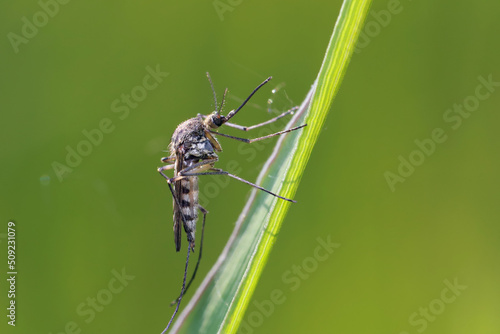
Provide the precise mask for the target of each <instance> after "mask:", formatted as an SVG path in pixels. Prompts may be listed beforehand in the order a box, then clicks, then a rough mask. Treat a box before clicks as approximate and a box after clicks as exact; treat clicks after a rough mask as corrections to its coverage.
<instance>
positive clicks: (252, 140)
mask: <svg viewBox="0 0 500 334" xmlns="http://www.w3.org/2000/svg"><path fill="white" fill-rule="evenodd" d="M306 125H307V124H303V125H301V126H297V127H295V128H291V129H288V130H283V131H280V132H276V133H272V134H270V135H267V136H264V137H259V138H253V139H247V138H240V137H234V136H230V135H226V134H224V133H220V132H216V131H210V133H213V134H215V135H218V136H223V137H226V138H231V139H236V140H239V141H242V142H244V143H248V144H251V143H253V142H256V141H259V140H264V139H267V138H271V137H274V136H279V135H282V134H285V133H288V132H292V131H295V130H298V129H301V128H303V127H304V126H306Z"/></svg>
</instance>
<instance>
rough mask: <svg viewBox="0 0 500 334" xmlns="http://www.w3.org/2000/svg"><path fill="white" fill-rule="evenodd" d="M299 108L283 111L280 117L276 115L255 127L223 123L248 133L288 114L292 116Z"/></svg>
mask: <svg viewBox="0 0 500 334" xmlns="http://www.w3.org/2000/svg"><path fill="white" fill-rule="evenodd" d="M298 109H299V107H293V108H291V109H290V110H287V111H285V112H284V113H282V114H281V115H278V116H276V117H274V118H271V119H270V120H268V121H265V122H262V123H259V124H255V125H251V126H243V125H238V124H234V123H229V122H227V123H224V124H225V125H227V126H230V127H232V128H235V129H238V130H242V131H250V130H253V129H256V128H259V127H261V126H264V125H267V124H271V123H273V122H276V121H277V120H279V119H280V118H283V117H285V116H287V115H290V114H293V112H294V111H296V110H298Z"/></svg>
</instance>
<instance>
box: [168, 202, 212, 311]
mask: <svg viewBox="0 0 500 334" xmlns="http://www.w3.org/2000/svg"><path fill="white" fill-rule="evenodd" d="M198 208H199V209H200V211H201V213H203V224H202V225H201V240H200V254H199V255H198V261H197V262H196V266H195V267H194V271H193V275H192V276H191V279H190V280H189V282H188V284H187V285H186V289H185V290H184V293H186V292H187V291H188V289H189V287H190V286H191V283H192V282H193V280H194V278H195V277H196V272H197V271H198V267H199V265H200V261H201V256H202V254H203V235H204V234H205V219H206V217H207V213H208V211H207V210H206V209H205V208H203V207H202V206H201V205H198ZM179 298H181V297H180V296H179V297H178V298H177V299H176V300H174V301H173V302H171V303H170V306H174V305H175V303H177V301H178V300H179Z"/></svg>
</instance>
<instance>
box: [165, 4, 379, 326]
mask: <svg viewBox="0 0 500 334" xmlns="http://www.w3.org/2000/svg"><path fill="white" fill-rule="evenodd" d="M370 3H371V0H346V1H344V3H343V5H342V9H341V11H340V14H339V17H338V19H337V23H336V25H335V29H334V31H333V33H332V36H331V39H330V42H329V45H328V49H327V51H326V54H325V58H324V60H323V64H322V66H321V69H320V72H319V74H318V77H317V79H316V81H315V83H314V84H313V86H312V88H311V90H310V91H309V93H308V94H307V97H306V99H305V100H304V102H303V103H302V105H301V107H300V109H299V110H298V111H297V112H296V114H295V115H294V117H293V119H292V120H291V121H290V122H289V124H288V127H292V126H296V125H300V124H303V123H307V126H306V127H305V128H303V129H301V130H298V131H296V132H292V133H290V134H288V135H285V136H281V137H280V138H279V139H278V141H277V144H276V146H275V148H274V151H273V153H272V155H271V157H270V158H269V159H268V161H267V162H266V164H265V165H264V168H263V169H262V171H261V173H260V175H259V177H258V179H257V182H256V183H257V184H259V185H262V186H263V187H265V188H267V189H270V190H271V191H273V192H275V193H278V194H280V195H282V196H285V197H288V198H293V196H294V194H295V193H296V191H297V188H298V186H299V182H300V179H301V177H302V174H303V173H304V170H305V167H306V164H307V161H308V160H309V156H310V154H311V151H312V148H313V146H314V144H315V143H316V140H317V138H318V135H319V132H320V130H321V128H322V127H323V124H324V122H325V119H326V115H327V113H328V111H329V109H330V106H331V104H332V101H333V98H334V96H335V94H336V92H337V90H338V88H339V86H340V83H341V81H342V77H343V75H344V73H345V71H346V68H347V64H348V63H349V60H350V58H351V55H352V53H353V51H354V47H355V44H356V41H357V38H358V36H359V33H360V31H361V28H362V25H363V22H364V20H365V17H366V15H367V13H368V9H369V6H370ZM290 205H293V204H291V203H289V202H287V201H283V200H280V199H276V198H275V197H273V196H270V195H269V194H267V193H264V192H262V191H258V190H256V189H254V190H253V191H252V193H251V196H250V198H249V200H248V202H247V204H246V205H245V208H244V209H243V211H242V213H241V214H240V217H239V218H238V221H237V222H236V226H235V229H234V231H233V234H232V235H231V237H230V240H229V242H228V244H227V245H226V247H225V248H224V250H223V252H222V254H221V255H220V257H219V259H218V260H217V262H216V264H215V265H214V267H213V268H212V269H211V270H210V272H209V274H208V275H207V277H206V278H205V279H204V281H203V282H202V283H201V285H200V287H199V288H198V290H197V291H196V293H195V294H194V296H193V298H192V299H191V301H190V302H189V304H188V305H187V306H186V307H185V308H184V310H183V312H182V313H181V314H180V315H179V317H178V319H177V321H176V322H175V324H174V326H173V328H172V332H181V333H236V332H237V330H238V327H239V325H240V324H241V321H242V319H243V316H244V313H245V310H246V309H247V307H248V304H249V302H250V299H251V297H252V294H253V292H254V290H255V287H256V285H257V282H258V281H259V278H260V276H261V273H262V270H263V268H264V266H265V264H266V262H267V259H268V257H269V254H270V251H271V249H272V247H273V244H274V242H275V241H276V237H277V234H278V232H279V230H280V227H281V224H282V223H283V221H284V219H285V215H286V213H287V211H288V208H289V206H290Z"/></svg>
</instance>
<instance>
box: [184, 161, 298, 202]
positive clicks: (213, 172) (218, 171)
mask: <svg viewBox="0 0 500 334" xmlns="http://www.w3.org/2000/svg"><path fill="white" fill-rule="evenodd" d="M210 170H211V172H202V173H187V174H185V176H201V175H227V176H229V177H232V178H233V179H236V180H238V181H241V182H243V183H246V184H248V185H250V186H252V187H254V188H257V189H260V190H262V191H265V192H266V193H268V194H270V195H273V196H274V197H278V198H281V199H283V200H285V201H288V202H292V203H297V201H294V200H293V199H289V198H286V197H283V196H280V195H278V194H275V193H273V192H272V191H269V190H267V189H266V188H262V187H261V186H258V185H256V184H255V183H252V182H250V181H247V180H245V179H242V178H241V177H239V176H236V175H234V174H231V173H229V172H226V171H225V170H222V169H219V168H210Z"/></svg>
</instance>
